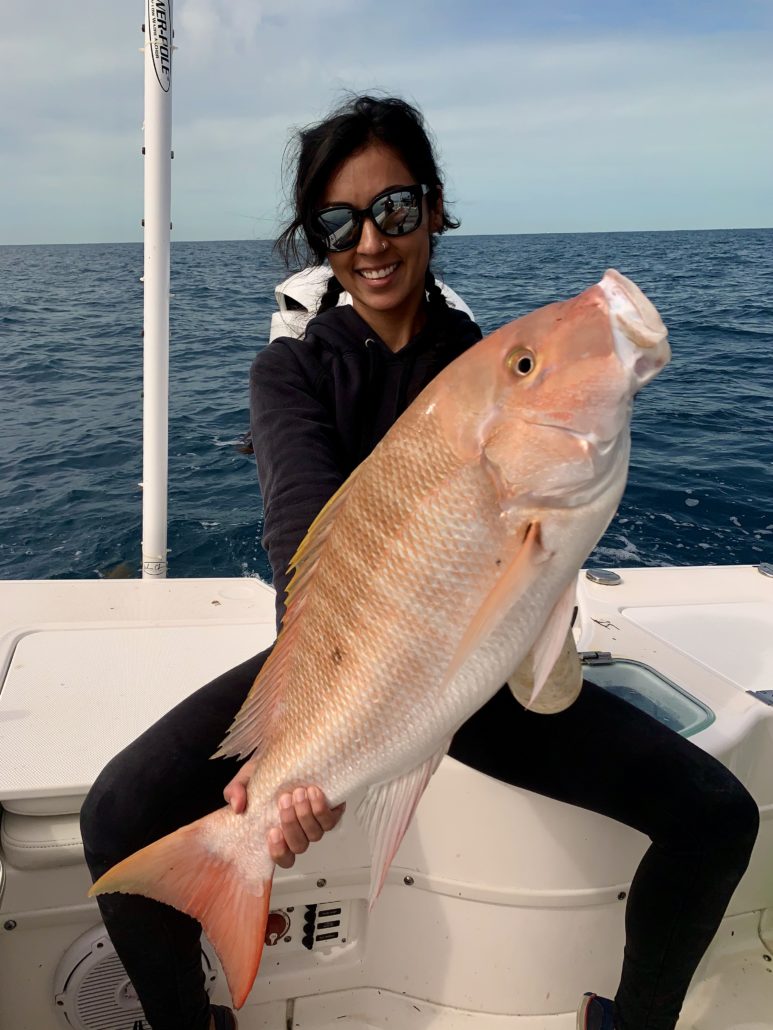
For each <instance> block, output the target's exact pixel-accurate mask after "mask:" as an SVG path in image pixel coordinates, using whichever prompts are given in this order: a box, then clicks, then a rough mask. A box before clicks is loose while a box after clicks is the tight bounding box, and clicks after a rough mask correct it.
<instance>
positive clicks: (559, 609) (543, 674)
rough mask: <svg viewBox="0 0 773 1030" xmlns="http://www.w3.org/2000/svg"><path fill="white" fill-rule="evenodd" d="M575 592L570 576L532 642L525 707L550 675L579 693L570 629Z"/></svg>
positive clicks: (577, 662)
mask: <svg viewBox="0 0 773 1030" xmlns="http://www.w3.org/2000/svg"><path fill="white" fill-rule="evenodd" d="M576 594H577V585H576V582H575V580H574V579H573V580H572V581H571V582H570V583H569V585H568V586H567V587H566V589H565V590H564V592H563V593H562V594H561V596H560V597H559V599H558V601H557V602H556V605H555V607H554V608H553V611H552V612H551V613H550V615H549V616H548V619H547V622H546V623H545V625H544V627H543V630H542V632H541V633H540V635H539V637H538V638H537V641H536V643H535V644H534V689H533V691H532V694H531V697H530V698H529V703H528V705H527V706H526V707H527V708H530V707H531V706H532V705H533V704H534V702H535V701H536V700H537V698H538V697H539V695H540V693H541V692H542V688H543V687H544V686H545V684H546V683H547V681H548V678H549V677H550V676H553V677H555V679H556V682H558V681H559V680H565V682H566V686H567V687H568V689H569V692H571V690H572V689H575V690H576V691H577V692H579V687H580V684H581V683H582V669H581V668H580V659H579V658H578V656H577V648H576V647H575V646H574V637H573V636H572V632H571V624H572V613H573V611H574V602H575V597H576ZM574 696H575V697H576V696H577V694H576V693H575V695H574Z"/></svg>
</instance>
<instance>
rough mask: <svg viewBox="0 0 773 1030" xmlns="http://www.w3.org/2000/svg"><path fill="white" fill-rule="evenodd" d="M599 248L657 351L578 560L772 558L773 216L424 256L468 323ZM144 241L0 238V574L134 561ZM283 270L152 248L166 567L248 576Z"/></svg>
mask: <svg viewBox="0 0 773 1030" xmlns="http://www.w3.org/2000/svg"><path fill="white" fill-rule="evenodd" d="M609 266H613V267H615V268H618V269H620V270H621V271H622V272H624V273H625V274H626V275H628V276H630V277H631V278H633V279H634V280H635V281H636V282H637V283H638V284H639V285H640V286H641V287H642V288H643V289H644V290H645V292H646V293H647V294H648V295H649V296H650V297H651V299H652V300H653V301H654V303H655V304H656V305H657V307H658V308H659V310H660V312H661V314H662V316H663V318H664V321H665V322H666V324H667V325H668V327H669V330H670V334H671V342H672V347H673V354H674V356H673V361H672V363H671V365H670V366H669V367H668V368H667V369H666V370H665V371H664V372H663V373H661V375H660V376H659V377H658V378H657V379H656V380H655V381H654V382H653V383H651V384H650V385H649V386H648V387H647V388H646V389H645V390H644V391H643V392H642V393H641V394H640V396H639V398H638V399H637V401H636V406H635V412H634V421H633V448H632V460H631V471H630V476H629V482H628V488H627V491H626V494H625V496H624V498H623V501H622V503H621V505H620V508H619V511H618V514H617V516H616V518H615V519H614V521H613V522H612V524H611V526H610V527H609V529H608V531H607V533H606V535H605V536H604V538H603V539H602V540H601V542H600V543H599V545H598V547H597V548H596V551H595V552H594V554H593V555H592V557H591V564H595V565H604V566H610V567H613V566H619V565H629V566H630V565H652V566H655V565H708V564H730V563H744V564H745V563H758V562H760V561H766V560H767V561H773V230H762V229H760V230H734V231H729V230H728V231H725V230H722V231H719V230H718V231H705V232H652V233H650V232H643V233H594V234H572V235H561V234H552V235H535V236H477V237H476V236H457V237H453V236H452V237H449V238H447V239H443V240H442V241H441V244H440V247H439V249H438V254H437V259H436V269H437V271H438V272H439V274H440V275H442V276H443V277H444V278H445V279H446V280H447V281H448V282H449V283H450V284H451V285H452V286H453V287H454V288H455V289H456V290H457V292H459V293H460V294H461V295H462V296H463V297H464V298H465V300H466V301H467V302H468V303H469V304H470V306H471V307H472V308H473V310H474V312H475V315H476V317H477V319H478V321H479V322H480V324H481V326H482V328H483V329H484V331H488V330H491V329H494V328H496V327H497V326H499V325H501V324H502V323H504V322H506V321H508V320H510V319H512V318H515V317H517V316H518V315H521V314H524V313H525V312H527V311H529V310H530V309H532V308H534V307H537V306H539V305H542V304H545V303H548V302H550V301H552V300H556V299H561V298H564V297H567V296H569V295H571V294H574V293H576V292H578V291H580V290H581V289H583V288H585V287H586V286H588V285H590V284H591V283H593V282H595V281H597V280H598V279H599V278H600V275H601V273H602V272H603V271H604V269H605V268H607V267H609ZM141 274H142V248H141V246H140V245H138V244H113V245H84V246H74V245H73V246H64V245H63V246H27V247H0V359H1V360H0V577H3V578H5V579H39V578H94V577H100V576H110V575H136V574H137V570H138V566H139V563H140V538H141V496H140V488H139V485H138V484H139V481H140V480H141V478H142V470H141V460H142V448H141V431H142V425H141V418H142V410H141V395H142V340H141V326H142V286H141V283H140V276H141ZM284 276H285V273H284V271H283V269H282V268H281V267H280V266H279V265H278V263H277V262H276V260H275V259H274V258H273V257H272V254H271V246H270V244H268V243H266V242H263V241H244V242H229V243H176V244H173V247H172V293H173V300H172V316H171V317H172V341H171V359H170V361H171V387H170V461H169V474H170V490H169V547H170V555H169V562H170V564H169V574H170V576H177V577H179V576H255V575H257V576H262V577H267V575H268V566H267V562H266V559H265V555H264V554H263V551H262V549H261V546H260V535H261V528H262V504H261V498H260V494H259V491H258V485H257V479H256V474H255V467H254V462H253V460H252V459H251V458H248V457H245V456H244V455H242V454H240V453H238V451H237V450H236V447H235V445H236V443H237V442H238V439H239V437H240V435H241V434H242V432H243V431H244V430H245V429H246V428H247V425H248V395H247V383H248V372H249V367H250V363H251V361H252V358H253V356H254V354H255V352H256V351H257V350H258V349H259V348H260V347H262V346H263V345H264V344H265V342H266V340H267V335H268V326H269V320H270V316H271V312H272V311H273V310H274V300H273V288H274V286H275V284H276V283H277V282H278V281H280V280H281V279H282V278H284Z"/></svg>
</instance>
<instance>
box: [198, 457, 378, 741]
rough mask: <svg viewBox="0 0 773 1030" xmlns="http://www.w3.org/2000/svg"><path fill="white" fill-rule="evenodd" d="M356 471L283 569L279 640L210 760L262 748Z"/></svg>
mask: <svg viewBox="0 0 773 1030" xmlns="http://www.w3.org/2000/svg"><path fill="white" fill-rule="evenodd" d="M360 467H361V466H358V467H357V468H356V469H355V470H354V472H352V474H351V475H350V476H349V478H348V479H347V480H346V482H345V483H343V484H342V485H341V486H340V487H339V488H338V490H337V491H336V492H335V493H334V494H333V496H332V497H331V498H330V500H329V501H328V502H327V504H326V505H325V506H324V507H323V508H322V510H321V511H320V513H319V515H317V517H316V518H315V519H314V521H313V522H312V524H311V525H310V526H309V529H308V531H307V533H306V536H305V537H304V538H303V540H302V541H301V543H300V545H299V547H298V549H297V551H296V552H295V554H294V555H293V557H292V559H291V560H290V566H289V567H290V569H291V570H294V571H293V576H292V579H291V580H290V583H289V585H288V587H287V605H286V608H285V614H284V618H283V619H282V627H281V630H280V632H279V636H278V637H277V640H276V643H275V644H274V648H273V650H272V652H271V654H270V655H269V657H268V658H267V659H266V662H265V664H264V666H263V668H262V669H261V670H260V672H259V673H258V675H257V676H256V678H255V682H254V683H253V684H252V687H251V688H250V692H249V694H248V695H247V697H246V698H245V700H244V703H243V704H242V707H241V708H240V709H239V711H238V712H237V713H236V717H235V718H234V721H233V722H232V723H231V726H230V728H229V729H228V732H227V733H226V735H225V738H224V740H223V742H222V743H221V745H220V747H219V748H218V750H217V751H216V752H215V753H214V755H212V757H213V758H243V757H245V756H247V755H250V754H252V752H253V751H255V749H256V748H260V747H262V746H263V745H264V744H265V742H266V740H267V739H268V737H269V736H270V733H271V723H272V720H273V716H274V713H275V712H276V710H277V707H278V706H279V704H280V702H281V699H282V696H283V694H284V691H285V684H286V681H287V680H286V675H285V673H286V669H287V666H288V664H289V663H290V660H291V655H292V651H293V641H294V640H295V638H296V637H297V635H298V626H299V616H300V614H301V612H302V610H303V606H304V603H305V600H306V597H307V594H308V589H309V584H310V583H311V582H312V581H313V579H314V571H315V569H316V567H317V562H318V561H319V557H320V555H321V554H322V551H323V549H324V546H325V544H326V542H327V540H328V537H329V536H330V531H331V529H332V527H333V524H334V522H335V519H336V516H337V514H338V512H339V511H340V509H341V506H342V505H343V504H344V502H345V501H346V498H347V497H348V496H349V492H350V490H351V487H352V484H353V482H354V481H355V479H356V476H357V473H358V471H359V468H360Z"/></svg>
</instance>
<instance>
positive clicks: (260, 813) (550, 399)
mask: <svg viewBox="0 0 773 1030" xmlns="http://www.w3.org/2000/svg"><path fill="white" fill-rule="evenodd" d="M669 356H670V355H669V348H668V344H667V341H666V331H665V328H664V326H663V323H662V322H661V320H660V317H659V316H658V313H657V311H656V310H655V308H654V307H653V306H652V304H650V302H649V301H648V300H647V299H646V297H645V296H644V295H643V294H642V293H641V291H640V290H639V289H638V287H636V286H635V285H634V284H633V283H632V282H630V281H629V280H627V279H625V278H624V277H623V276H621V275H619V274H618V273H617V272H615V271H609V272H607V273H606V275H605V276H604V278H603V279H602V281H601V282H600V283H599V284H598V285H596V286H593V287H592V288H591V289H589V290H586V291H585V292H584V293H582V294H580V296H578V297H576V298H574V299H573V300H569V301H565V302H563V303H557V304H551V305H549V306H548V307H545V308H542V309H540V310H539V311H535V312H533V313H532V314H529V315H526V316H525V317H523V318H520V319H518V320H517V321H515V322H512V323H511V324H510V325H506V326H504V327H503V328H502V329H500V330H498V331H497V332H495V333H493V334H492V335H491V336H489V337H487V338H486V339H485V340H482V341H481V342H480V343H478V344H477V345H476V346H474V347H473V348H472V349H471V350H469V351H468V352H467V353H465V354H464V355H462V356H461V357H460V358H458V359H457V360H456V361H455V362H453V364H451V365H450V366H449V367H448V368H446V369H445V370H444V371H443V372H441V373H440V374H439V375H438V376H437V378H435V379H434V380H433V381H432V382H431V383H430V384H429V386H428V387H427V388H426V389H425V390H424V392H423V393H422V394H421V396H420V397H418V398H417V400H416V401H415V402H414V403H413V404H412V405H411V407H410V408H409V409H408V410H407V411H406V412H405V414H404V415H403V416H402V418H400V420H399V421H398V422H397V423H396V424H395V425H394V426H393V428H392V429H391V430H390V432H389V433H388V434H387V435H386V437H385V438H384V439H383V441H382V442H381V443H380V444H379V445H378V447H377V448H376V449H375V450H374V451H373V453H372V455H371V456H370V457H369V458H368V459H367V460H366V461H365V462H363V464H362V465H360V466H359V468H357V469H356V470H355V472H354V473H353V474H352V475H351V476H350V477H349V479H348V480H347V482H346V483H345V484H344V486H343V487H342V488H341V489H340V490H339V491H338V493H337V494H336V495H335V496H334V497H333V498H332V499H331V501H330V502H329V503H328V504H327V506H326V507H325V508H324V510H323V511H322V512H321V513H320V515H319V516H318V518H317V519H316V520H315V522H314V524H313V525H312V526H311V528H310V530H309V532H308V535H307V536H306V539H305V540H304V542H303V544H302V545H301V547H300V548H299V550H298V553H297V554H296V556H295V558H294V559H293V565H294V567H295V575H294V578H293V580H292V582H291V584H290V588H289V590H288V605H287V613H286V615H285V619H284V623H283V626H282V630H281V633H280V635H279V638H278V640H277V643H276V645H275V647H274V650H273V652H272V654H271V657H270V658H269V660H268V661H267V662H266V664H265V666H264V668H263V670H262V672H261V673H260V675H259V676H258V677H257V679H256V681H255V684H254V685H253V687H252V690H251V692H250V694H249V697H248V698H247V700H246V701H245V703H244V706H243V707H242V709H241V711H240V712H239V714H238V715H237V717H236V719H235V721H234V723H233V726H232V727H231V730H230V731H229V734H228V736H227V737H226V740H225V742H224V743H223V745H222V747H221V750H220V752H219V753H220V754H223V755H247V754H249V753H251V752H252V751H253V750H254V749H256V748H257V749H258V754H259V756H260V764H259V765H258V768H257V770H256V772H255V774H254V775H253V777H252V779H251V780H250V782H249V785H248V804H247V809H246V812H245V813H244V814H242V815H235V814H234V813H233V812H232V811H231V809H230V808H228V807H224V808H222V809H220V810H219V811H217V812H215V813H213V814H212V815H209V816H207V817H206V818H204V819H200V820H198V821H197V822H195V823H192V824H190V825H189V826H185V827H184V828H183V829H181V830H178V831H177V832H176V833H173V834H171V835H169V836H168V837H164V838H163V839H162V840H160V841H157V842H156V843H155V844H152V845H150V846H149V847H146V848H144V849H143V850H142V851H139V852H137V853H136V854H135V855H132V856H131V857H130V858H128V859H126V860H125V861H123V862H121V863H119V864H118V865H116V866H115V867H114V868H113V869H111V870H110V871H109V872H107V873H106V874H105V875H104V876H103V877H102V878H101V879H100V880H98V881H97V883H96V884H95V885H94V887H93V888H92V891H91V893H92V894H97V893H103V892H110V891H125V892H130V893H139V894H144V895H146V896H148V897H151V898H156V899H157V900H159V901H164V902H167V903H169V904H171V905H174V906H175V907H177V908H179V909H181V910H182V911H184V912H187V913H189V914H190V915H192V916H195V918H196V919H198V920H199V921H200V922H201V923H202V925H203V927H204V930H205V931H206V933H207V935H208V937H209V939H210V941H211V942H212V945H213V946H214V948H215V950H216V951H217V953H218V955H219V957H220V959H221V962H222V964H223V968H224V970H225V973H226V977H227V979H228V984H229V986H230V989H231V994H232V996H233V999H234V1003H235V1004H236V1006H237V1007H239V1006H241V1005H242V1004H243V1002H244V1000H245V998H246V997H247V994H248V992H249V990H250V988H251V986H252V983H253V980H254V978H255V975H256V973H257V969H258V965H259V962H260V956H261V951H262V946H263V939H264V933H265V924H266V918H267V914H268V911H269V897H270V892H271V880H272V876H273V871H274V867H273V864H272V862H271V860H270V858H269V855H268V850H267V846H266V833H267V831H268V830H269V828H270V827H272V826H277V825H278V824H279V818H278V812H277V797H278V795H279V794H280V793H281V792H283V791H287V790H291V789H292V788H294V787H296V786H299V785H306V784H310V783H316V784H319V786H320V787H321V788H322V790H323V791H324V793H325V795H326V796H327V798H328V800H329V802H330V804H331V805H336V804H338V803H340V802H341V801H343V800H344V799H346V798H348V797H350V796H351V795H352V794H353V793H354V792H356V791H357V790H359V789H360V788H363V787H368V788H369V789H368V791H367V793H366V795H365V798H364V800H363V802H362V804H361V805H360V807H359V809H358V812H357V815H358V817H359V818H360V819H361V820H362V822H363V824H364V825H365V827H366V829H367V831H368V834H369V838H370V843H371V849H372V881H371V902H372V901H373V900H374V899H375V898H376V896H377V895H378V893H379V891H380V890H381V887H382V885H383V882H384V879H385V877H386V874H387V871H388V868H389V865H390V863H391V861H392V858H393V857H394V855H395V852H396V851H397V848H398V846H399V844H400V841H401V840H402V838H403V835H404V833H405V831H406V829H407V827H408V824H409V822H410V820H411V817H412V815H413V813H414V811H415V809H416V805H417V803H418V801H419V798H420V797H421V795H422V792H423V791H424V789H425V787H426V786H427V783H428V781H429V779H430V777H431V775H432V773H433V772H434V770H435V768H436V767H437V765H438V763H439V761H440V759H441V758H442V756H443V755H444V754H445V752H446V750H447V748H448V745H449V742H450V740H451V737H452V736H453V734H454V732H455V731H456V729H457V728H458V727H459V726H460V725H461V724H462V723H463V722H464V721H465V720H466V719H467V718H468V717H469V716H470V715H471V714H472V713H473V712H474V711H475V710H476V709H477V708H479V707H480V706H481V705H482V704H484V702H485V701H487V700H488V699H489V698H490V697H491V696H492V695H493V694H494V693H495V692H496V690H497V689H498V688H499V687H500V686H501V685H502V683H503V682H504V681H505V680H506V679H508V677H510V676H511V675H512V674H513V673H514V672H515V671H516V670H520V671H519V675H518V682H519V687H520V690H521V691H523V689H524V683H527V684H528V690H529V692H530V693H531V696H532V699H536V698H537V695H538V694H539V692H540V690H541V687H542V686H543V684H544V683H545V682H546V680H548V678H549V674H550V673H551V670H553V669H554V667H561V666H563V665H565V664H566V663H567V662H569V661H570V660H571V656H572V655H573V657H574V661H575V663H576V661H577V658H576V654H574V653H573V648H572V647H571V646H570V647H568V648H567V646H566V644H567V633H568V628H569V622H570V618H571V613H572V607H573V600H574V590H575V579H576V576H577V572H578V570H579V569H580V567H581V565H582V563H583V562H584V561H585V559H586V557H587V556H588V554H589V553H590V551H591V550H592V548H593V546H594V545H595V543H596V541H597V540H598V539H599V537H600V536H601V534H602V533H603V532H604V529H605V528H606V526H607V524H608V523H609V521H610V519H611V518H612V516H613V514H614V512H615V510H616V508H617V505H618V502H619V500H620V497H621V495H622V493H623V489H624V486H625V480H626V475H627V469H628V452H629V421H630V412H631V400H632V397H633V395H634V394H635V393H636V391H637V390H638V389H639V388H640V387H641V386H643V385H644V384H645V383H647V382H648V381H649V380H650V379H652V378H653V376H655V375H656V374H657V372H658V371H659V369H661V368H662V367H663V366H664V365H665V364H666V362H667V361H668V359H669ZM558 671H559V672H560V673H561V675H559V676H558V679H559V682H561V681H562V676H563V678H564V679H565V680H566V681H567V682H569V683H570V688H571V689H570V694H571V696H574V694H573V693H572V691H574V692H576V691H575V690H574V686H573V685H572V684H573V682H574V680H575V679H576V678H577V676H576V674H575V673H574V672H571V671H570V672H569V674H568V676H567V674H566V672H565V670H562V669H560V668H559V669H558ZM546 693H547V692H546ZM560 693H561V691H560V690H559V694H560ZM559 701H560V699H559ZM554 707H560V703H559V704H556V705H554Z"/></svg>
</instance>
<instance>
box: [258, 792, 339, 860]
mask: <svg viewBox="0 0 773 1030" xmlns="http://www.w3.org/2000/svg"><path fill="white" fill-rule="evenodd" d="M345 807H346V805H345V804H343V805H338V806H337V807H336V808H333V809H331V808H330V806H329V805H328V803H327V801H326V800H325V795H324V794H323V793H322V791H321V790H320V789H319V787H309V788H308V789H307V788H305V787H297V788H296V789H295V790H294V791H293V793H292V794H289V793H288V794H283V795H282V796H281V797H280V798H279V821H280V826H279V828H277V827H274V828H273V829H272V830H270V831H269V834H268V850H269V854H270V855H271V858H272V859H273V861H274V862H275V863H276V864H277V865H278V866H281V867H282V868H283V869H289V868H291V866H292V865H293V863H294V862H295V856H296V855H302V854H303V852H304V851H306V850H307V849H308V847H309V844H310V843H312V842H314V841H318V840H320V839H321V838H322V835H323V834H324V833H325V832H326V831H327V830H332V829H333V827H334V826H336V825H337V824H338V822H339V821H340V819H341V816H342V815H343V813H344V809H345Z"/></svg>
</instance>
